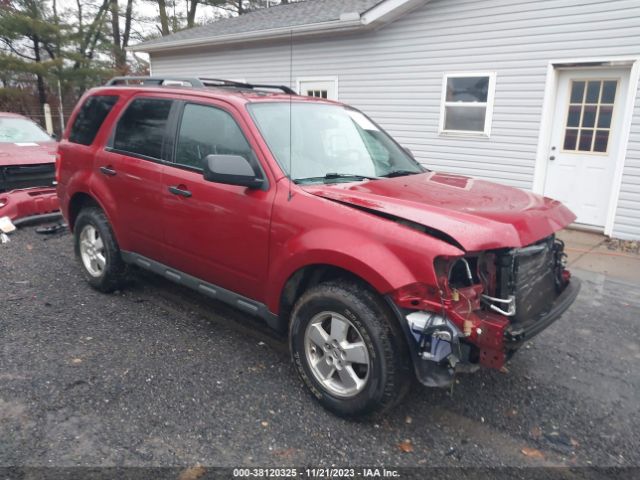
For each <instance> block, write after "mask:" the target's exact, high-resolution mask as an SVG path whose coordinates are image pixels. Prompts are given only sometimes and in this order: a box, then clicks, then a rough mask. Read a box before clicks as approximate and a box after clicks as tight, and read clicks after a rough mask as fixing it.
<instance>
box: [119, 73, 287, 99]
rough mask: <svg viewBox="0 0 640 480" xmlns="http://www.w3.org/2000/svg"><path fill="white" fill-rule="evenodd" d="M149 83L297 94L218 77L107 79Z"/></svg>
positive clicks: (283, 86) (275, 86) (277, 88)
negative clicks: (278, 91)
mask: <svg viewBox="0 0 640 480" xmlns="http://www.w3.org/2000/svg"><path fill="white" fill-rule="evenodd" d="M131 84H137V85H149V86H176V85H179V86H183V87H195V88H204V87H223V88H224V87H231V88H247V89H251V90H256V89H257V90H280V91H282V92H283V93H286V94H288V95H297V93H296V92H295V91H294V90H292V89H291V88H289V87H287V86H285V85H267V84H252V83H243V82H235V81H233V80H223V79H220V78H196V77H143V76H126V77H113V78H112V79H111V80H109V81H108V82H107V83H106V85H107V86H115V85H131Z"/></svg>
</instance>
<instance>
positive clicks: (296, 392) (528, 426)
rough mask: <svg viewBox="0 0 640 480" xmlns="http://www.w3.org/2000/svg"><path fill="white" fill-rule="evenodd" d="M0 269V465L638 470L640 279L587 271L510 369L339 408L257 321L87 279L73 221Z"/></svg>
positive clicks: (17, 242) (186, 296) (2, 260)
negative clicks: (346, 415)
mask: <svg viewBox="0 0 640 480" xmlns="http://www.w3.org/2000/svg"><path fill="white" fill-rule="evenodd" d="M0 272H1V274H2V277H1V280H0V285H1V287H2V288H1V290H0V339H1V342H2V345H1V348H0V466H5V467H6V466H24V465H30V466H78V465H80V466H114V465H115V466H177V467H181V468H182V467H187V466H193V465H196V464H203V465H217V466H228V467H235V466H240V465H242V466H252V465H260V466H282V465H298V466H302V465H313V466H331V465H337V466H345V465H360V466H362V465H386V466H474V467H496V466H516V467H527V466H636V467H637V466H640V449H639V448H638V447H639V446H640V411H639V410H640V405H639V401H638V400H639V399H640V368H638V367H639V366H640V323H638V322H639V318H640V295H638V286H637V285H631V284H628V283H624V282H619V281H616V280H614V279H611V278H606V277H603V276H593V275H591V276H590V274H587V273H586V272H577V275H578V276H580V277H582V279H583V289H582V292H581V293H580V297H579V298H578V300H577V302H576V303H575V304H574V305H573V306H572V307H571V309H570V310H569V311H568V312H567V313H566V314H565V316H564V317H563V318H562V319H561V320H559V321H558V322H556V323H555V324H554V325H552V326H551V327H550V328H549V329H548V330H546V331H545V332H544V333H542V334H541V335H540V336H539V337H537V338H536V339H535V340H534V341H533V343H532V344H530V345H529V346H528V347H527V348H523V349H522V350H521V351H520V352H519V353H518V354H517V355H516V356H515V357H514V358H513V359H512V361H511V362H510V363H509V365H508V370H507V371H504V372H497V371H489V370H482V371H480V372H477V373H476V374H473V375H465V376H460V377H459V379H458V380H457V381H456V384H455V388H453V389H452V390H431V389H427V388H424V387H421V386H415V387H414V388H413V390H412V392H411V394H410V395H409V398H408V399H407V400H406V401H405V402H404V404H402V405H401V407H400V408H397V409H396V410H395V411H394V412H391V413H389V414H387V415H384V416H379V417H376V418H369V419H366V420H360V421H347V420H343V419H340V418H337V417H335V416H333V415H331V414H329V413H327V412H326V411H324V410H323V409H322V408H321V407H320V406H319V405H318V404H317V403H315V401H314V400H313V399H312V398H311V397H310V395H308V394H307V393H306V391H305V390H304V389H303V387H302V384H301V382H300V381H299V380H298V378H297V376H296V373H295V371H294V369H293V368H292V365H291V362H290V360H289V357H288V354H287V347H286V342H285V341H284V340H283V339H280V338H278V337H275V336H273V335H272V334H270V333H269V332H268V331H267V330H266V329H265V327H264V326H263V325H261V324H260V323H259V322H257V321H255V320H253V319H252V318H249V317H247V316H244V315H242V314H239V313H237V312H234V311H232V310H230V309H229V308H227V307H226V306H224V305H220V304H218V303H214V302H211V301H209V300H207V299H205V298H203V297H200V296H198V295H197V294H195V293H192V292H190V291H187V290H185V289H183V288H181V287H177V286H175V285H173V284H171V283H168V282H167V281H165V280H163V279H161V278H157V277H154V276H152V275H149V274H145V273H142V272H137V273H135V274H134V275H133V278H132V281H131V284H130V285H129V286H128V287H127V288H126V289H125V290H123V291H122V292H117V293H115V294H112V295H104V294H100V293H98V292H95V291H93V290H92V289H91V288H90V287H89V286H88V285H87V284H86V283H85V281H84V280H83V278H82V276H81V274H80V270H79V268H78V266H77V265H76V263H75V260H74V257H73V251H72V238H71V236H70V235H69V234H67V233H64V232H63V233H61V234H56V235H53V236H41V235H38V234H36V233H35V230H34V229H33V228H31V227H27V228H24V229H21V230H19V231H17V232H15V233H14V234H12V235H11V242H10V243H8V244H5V245H0ZM194 478H195V477H194Z"/></svg>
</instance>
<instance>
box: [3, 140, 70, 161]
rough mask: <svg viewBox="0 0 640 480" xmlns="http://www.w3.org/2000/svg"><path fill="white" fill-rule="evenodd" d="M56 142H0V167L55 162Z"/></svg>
mask: <svg viewBox="0 0 640 480" xmlns="http://www.w3.org/2000/svg"><path fill="white" fill-rule="evenodd" d="M57 148H58V144H57V143H56V142H54V141H51V142H37V143H36V142H24V143H6V142H0V167H6V166H8V165H37V164H40V163H55V161H56V149H57Z"/></svg>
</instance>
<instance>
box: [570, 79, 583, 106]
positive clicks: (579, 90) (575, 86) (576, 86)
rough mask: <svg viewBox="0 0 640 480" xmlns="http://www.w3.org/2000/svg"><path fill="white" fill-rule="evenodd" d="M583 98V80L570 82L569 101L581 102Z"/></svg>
mask: <svg viewBox="0 0 640 480" xmlns="http://www.w3.org/2000/svg"><path fill="white" fill-rule="evenodd" d="M583 99H584V82H572V85H571V103H582V100H583Z"/></svg>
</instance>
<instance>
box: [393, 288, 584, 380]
mask: <svg viewBox="0 0 640 480" xmlns="http://www.w3.org/2000/svg"><path fill="white" fill-rule="evenodd" d="M579 292H580V280H579V279H577V278H575V277H572V278H571V281H570V282H569V284H568V285H567V287H566V288H565V290H564V291H563V292H562V293H561V294H560V295H558V297H557V298H556V300H555V301H554V303H553V305H552V307H551V309H550V310H549V311H547V312H545V313H544V314H541V315H539V316H538V317H537V318H535V319H532V320H531V321H530V322H527V323H526V324H523V325H511V324H510V322H509V320H508V319H507V317H503V316H501V315H495V314H493V313H488V314H486V315H485V316H484V317H478V318H477V319H476V321H475V323H474V324H473V325H474V327H473V329H472V332H473V333H474V334H475V336H474V337H473V340H471V338H470V337H466V336H464V335H463V333H462V332H461V331H460V330H458V331H457V335H456V339H455V342H454V343H452V348H451V349H452V352H453V356H454V357H455V359H454V361H453V362H451V361H450V360H449V359H448V360H447V361H440V362H434V361H431V360H430V359H429V358H428V357H427V358H425V357H424V355H421V354H420V352H419V348H418V344H417V343H416V340H415V336H414V334H412V332H411V329H410V327H409V321H408V320H409V316H408V314H409V313H411V312H410V311H407V310H403V309H400V308H398V307H397V306H396V304H395V303H394V302H393V300H392V299H391V298H390V297H385V298H386V300H387V303H388V305H389V307H390V308H391V309H392V310H393V312H394V313H395V314H396V316H397V317H398V319H399V320H400V325H401V326H402V329H403V331H404V333H405V338H406V339H407V346H408V347H409V352H410V355H411V358H412V360H413V366H414V370H415V374H416V377H417V379H418V380H419V381H420V383H422V384H423V385H425V386H428V387H446V386H449V385H450V384H451V382H452V381H453V379H454V375H455V373H456V372H457V371H460V372H463V371H474V370H475V369H477V368H478V367H479V366H485V367H491V368H501V367H502V366H503V365H504V362H505V361H506V360H507V359H508V358H510V356H511V355H512V354H513V353H514V352H515V351H516V350H517V349H518V348H519V347H521V346H522V345H523V344H524V343H525V342H527V341H528V340H530V339H531V338H533V337H534V336H535V335H538V334H539V333H540V332H542V331H543V330H545V329H546V328H547V327H549V326H550V325H551V324H552V323H553V322H555V321H556V320H557V319H558V318H560V317H561V316H562V314H563V313H564V312H565V311H566V310H567V309H568V308H569V307H570V306H571V305H572V304H573V302H574V301H575V299H576V297H577V296H578V293H579ZM429 313H431V312H429ZM448 313H449V314H450V313H451V312H448ZM443 318H446V317H443ZM497 320H500V321H499V322H498V321H497ZM479 332H481V333H479ZM457 338H459V339H460V341H459V342H458V341H457ZM472 346H475V347H476V348H477V349H478V352H479V358H478V360H479V361H477V363H467V362H468V358H469V353H470V351H471V350H470V348H471V347H472Z"/></svg>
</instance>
